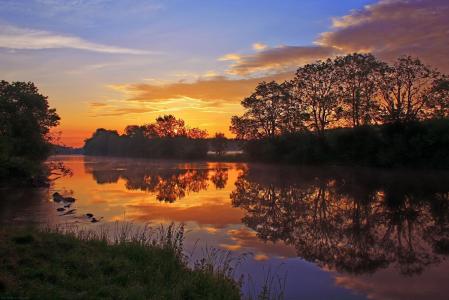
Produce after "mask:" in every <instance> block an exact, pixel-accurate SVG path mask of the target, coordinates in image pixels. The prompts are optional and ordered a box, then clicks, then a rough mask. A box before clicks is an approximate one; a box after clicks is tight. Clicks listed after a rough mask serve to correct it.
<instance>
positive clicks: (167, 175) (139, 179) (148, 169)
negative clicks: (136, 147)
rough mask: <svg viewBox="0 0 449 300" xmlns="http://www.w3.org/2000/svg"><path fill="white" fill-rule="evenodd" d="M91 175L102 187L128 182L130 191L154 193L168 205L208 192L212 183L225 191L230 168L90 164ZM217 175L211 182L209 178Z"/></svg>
mask: <svg viewBox="0 0 449 300" xmlns="http://www.w3.org/2000/svg"><path fill="white" fill-rule="evenodd" d="M85 166H86V170H87V172H89V173H91V174H92V176H93V178H94V179H95V181H96V182H97V183H99V184H103V183H115V182H118V181H119V179H123V180H124V181H125V187H126V188H127V189H128V190H141V191H145V192H149V193H154V194H155V195H156V199H157V200H159V201H164V202H170V203H172V202H175V201H176V200H179V199H182V198H184V197H185V196H186V195H187V194H189V193H198V192H200V191H202V190H206V189H207V188H208V185H209V179H210V181H211V182H212V183H213V184H214V185H215V187H216V188H217V189H218V188H223V187H224V186H225V185H226V182H227V180H228V170H227V169H226V168H216V169H208V168H206V169H201V168H193V167H189V166H179V167H178V166H172V167H167V166H163V167H161V166H150V165H142V164H136V165H131V164H129V163H128V164H126V166H122V167H120V165H119V164H118V163H117V164H110V163H109V164H106V165H105V164H101V163H94V164H86V165H85ZM210 173H212V174H213V175H212V176H211V177H210V178H209V174H210Z"/></svg>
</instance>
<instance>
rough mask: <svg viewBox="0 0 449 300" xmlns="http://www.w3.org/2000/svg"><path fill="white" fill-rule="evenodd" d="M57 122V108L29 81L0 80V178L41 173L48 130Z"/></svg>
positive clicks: (48, 138)
mask: <svg viewBox="0 0 449 300" xmlns="http://www.w3.org/2000/svg"><path fill="white" fill-rule="evenodd" d="M58 124H59V116H58V115H57V113H56V110H55V109H53V108H49V105H48V101H47V97H45V96H43V95H42V94H40V93H39V90H38V89H37V87H36V86H35V85H34V84H33V83H32V82H12V83H9V82H7V81H0V181H1V180H11V179H13V178H16V177H19V178H22V179H25V180H24V181H23V182H28V180H31V181H35V180H36V179H37V177H41V176H44V175H43V173H42V172H43V169H42V166H41V163H42V161H43V160H45V159H46V158H47V156H48V154H49V152H50V142H51V135H50V129H51V128H52V127H55V126H57V125H58Z"/></svg>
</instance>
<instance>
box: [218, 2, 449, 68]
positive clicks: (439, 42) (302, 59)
mask: <svg viewBox="0 0 449 300" xmlns="http://www.w3.org/2000/svg"><path fill="white" fill-rule="evenodd" d="M448 15H449V2H448V1H447V0H381V1H379V2H377V3H375V4H371V5H367V6H365V7H363V8H362V9H360V10H354V11H351V12H350V13H349V14H348V15H345V16H343V17H340V18H334V20H333V25H332V28H331V30H330V31H328V32H324V33H322V34H320V36H318V37H317V39H316V41H315V45H314V46H283V47H276V48H265V49H261V50H259V49H256V48H255V47H254V49H255V50H258V51H257V52H255V53H253V54H246V55H242V54H227V55H225V56H223V57H222V58H221V59H220V60H224V61H231V62H232V64H231V66H230V69H229V70H228V73H230V74H237V75H250V74H256V73H270V72H271V73H272V72H283V71H285V70H290V69H295V68H297V67H299V66H300V65H303V64H305V63H309V62H312V61H314V60H317V59H323V58H327V57H332V56H334V55H337V54H347V53H352V52H372V53H374V54H375V55H377V56H378V57H380V58H381V59H385V60H388V61H391V60H393V59H395V58H397V57H399V56H403V55H412V56H417V57H419V58H421V59H422V60H423V61H424V62H425V63H428V64H431V65H433V66H435V67H438V68H439V69H440V70H441V71H445V72H449V60H448V59H447V57H448V56H449V47H448V45H449V22H448V20H447V16H448Z"/></svg>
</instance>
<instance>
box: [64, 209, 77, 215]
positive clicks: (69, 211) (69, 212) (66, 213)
mask: <svg viewBox="0 0 449 300" xmlns="http://www.w3.org/2000/svg"><path fill="white" fill-rule="evenodd" d="M75 210H76V209H71V210H68V211H66V212H65V213H63V214H62V215H61V216H65V215H71V214H74V213H75Z"/></svg>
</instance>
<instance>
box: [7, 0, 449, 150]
mask: <svg viewBox="0 0 449 300" xmlns="http://www.w3.org/2000/svg"><path fill="white" fill-rule="evenodd" d="M448 15H449V1H447V0H377V1H376V0H371V1H367V0H347V1H330V0H329V1H325V0H302V1H299V0H283V1H279V0H276V1H275V0H272V1H268V0H227V1H219V0H134V1H131V0H121V1H114V0H66V1H62V0H60V1H58V0H21V1H17V0H0V75H1V76H0V79H3V80H8V81H32V82H34V83H35V84H36V85H37V86H38V88H39V89H40V91H41V92H42V93H43V94H44V95H46V96H48V100H49V103H50V106H51V107H54V108H56V109H57V112H58V113H59V115H60V116H61V124H60V126H58V128H57V129H56V131H55V134H57V135H59V136H60V142H61V143H63V144H65V145H69V146H76V147H79V146H82V145H83V141H84V139H86V138H88V137H89V136H90V135H91V134H92V132H93V131H95V129H96V128H107V129H115V130H118V131H119V132H122V131H123V129H124V128H125V127H126V125H132V124H136V125H141V124H145V123H150V122H153V121H154V119H155V118H156V117H158V116H159V115H164V114H174V115H175V116H176V117H178V118H182V119H184V120H185V121H186V123H187V124H188V125H189V126H191V127H200V128H203V129H206V130H207V131H208V132H209V134H211V135H213V134H214V133H215V132H217V131H221V132H225V133H226V134H227V135H228V136H232V135H231V134H230V132H229V125H230V118H231V116H233V115H238V114H241V113H242V111H243V110H242V108H241V106H240V101H241V100H242V99H243V98H244V97H245V96H248V95H249V94H250V93H251V92H252V91H253V90H254V88H255V86H256V85H257V83H258V82H260V81H262V80H277V81H283V80H286V79H290V78H292V74H293V72H294V70H295V69H296V68H298V67H299V66H301V65H303V64H305V63H309V62H313V61H315V60H318V59H324V58H327V57H333V56H336V55H343V54H346V53H351V52H372V53H374V54H375V55H376V56H378V57H380V58H381V59H384V60H387V61H393V60H394V59H395V58H397V57H399V56H402V55H412V56H418V57H419V58H421V59H422V60H423V61H424V62H425V63H427V64H430V65H432V66H434V67H436V68H438V69H439V70H440V71H442V72H445V73H449V59H448V57H449V47H448V45H449V22H448V21H447V16H448Z"/></svg>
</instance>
